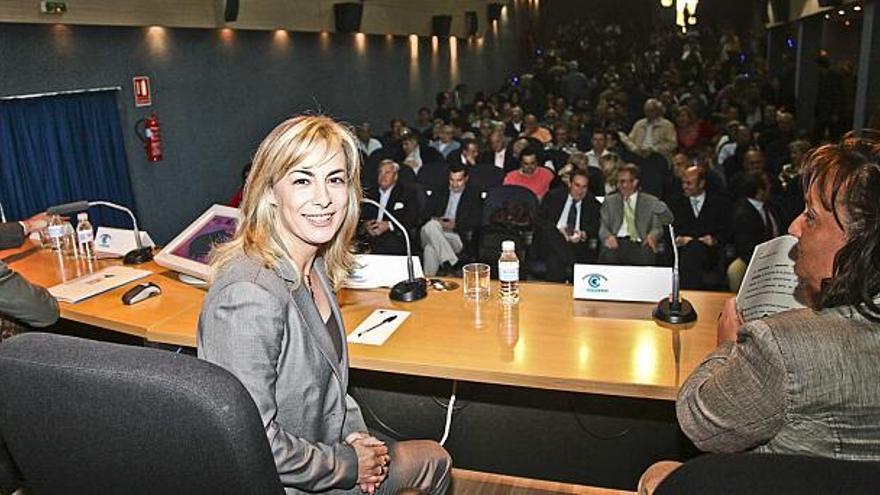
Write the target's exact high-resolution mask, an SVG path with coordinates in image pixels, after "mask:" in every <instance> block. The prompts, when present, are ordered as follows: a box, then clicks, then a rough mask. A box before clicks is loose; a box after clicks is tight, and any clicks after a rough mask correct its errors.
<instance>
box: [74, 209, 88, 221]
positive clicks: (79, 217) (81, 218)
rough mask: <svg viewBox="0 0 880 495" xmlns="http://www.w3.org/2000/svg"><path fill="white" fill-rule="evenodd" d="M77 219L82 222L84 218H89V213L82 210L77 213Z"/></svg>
mask: <svg viewBox="0 0 880 495" xmlns="http://www.w3.org/2000/svg"><path fill="white" fill-rule="evenodd" d="M76 219H77V220H79V221H80V222H82V221H83V220H88V219H89V214H88V213H86V212H84V211H81V212H79V213H77V214H76Z"/></svg>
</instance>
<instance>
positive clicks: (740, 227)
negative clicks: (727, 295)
mask: <svg viewBox="0 0 880 495" xmlns="http://www.w3.org/2000/svg"><path fill="white" fill-rule="evenodd" d="M736 186H737V189H739V191H740V196H739V199H737V200H736V203H735V204H734V206H733V219H732V220H731V241H732V242H733V245H734V248H735V251H734V252H735V254H736V259H734V260H733V262H731V263H730V265H729V266H728V267H727V278H728V281H729V284H730V290H731V292H737V291H738V290H739V286H740V284H741V283H742V278H743V276H744V275H745V273H746V268H747V267H748V266H749V262H750V261H751V259H752V253H753V252H754V250H755V246H757V245H758V244H761V243H762V242H766V241H769V240H770V239H773V238H774V237H776V236H778V235H779V233H780V229H779V215H778V214H777V213H775V212H774V211H773V205H772V204H770V203H769V202H768V200H769V199H770V180H769V179H768V177H767V174H766V173H765V172H764V171H761V170H756V171H753V172H750V173H747V174H743V175H741V176H740V178H739V180H738V184H737V185H736Z"/></svg>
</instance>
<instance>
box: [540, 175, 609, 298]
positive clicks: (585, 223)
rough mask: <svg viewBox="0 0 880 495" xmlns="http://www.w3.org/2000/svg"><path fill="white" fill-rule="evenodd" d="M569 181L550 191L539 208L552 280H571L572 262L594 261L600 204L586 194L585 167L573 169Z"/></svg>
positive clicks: (549, 275)
mask: <svg viewBox="0 0 880 495" xmlns="http://www.w3.org/2000/svg"><path fill="white" fill-rule="evenodd" d="M568 182H569V184H568V186H566V187H558V188H556V189H554V190H552V191H550V192H549V193H548V194H547V197H546V198H544V200H543V201H542V202H541V207H540V209H539V210H538V225H537V227H538V235H539V236H541V243H542V244H541V245H542V246H543V247H544V249H545V250H546V251H545V253H544V259H545V261H546V263H547V275H546V278H547V280H549V281H552V282H566V281H569V282H570V281H572V280H573V278H572V277H573V271H572V270H573V267H574V263H595V262H596V250H597V248H598V243H597V238H598V233H599V208H600V204H599V202H598V201H596V198H594V197H593V195H592V194H590V193H589V184H590V179H589V177H588V175H587V171H586V170H585V168H574V170H572V172H571V176H570V179H569V181H568Z"/></svg>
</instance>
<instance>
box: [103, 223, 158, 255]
mask: <svg viewBox="0 0 880 495" xmlns="http://www.w3.org/2000/svg"><path fill="white" fill-rule="evenodd" d="M140 233H141V244H142V245H144V246H154V245H155V244H153V239H151V238H150V235H149V234H147V233H146V232H145V231H143V230H141V231H140ZM136 247H137V241H135V239H134V231H133V230H126V229H114V228H111V227H98V231H97V232H95V251H96V252H97V253H98V254H100V255H103V256H104V257H107V256H123V255H124V254H125V253H127V252H129V251H131V250H132V249H135V248H136Z"/></svg>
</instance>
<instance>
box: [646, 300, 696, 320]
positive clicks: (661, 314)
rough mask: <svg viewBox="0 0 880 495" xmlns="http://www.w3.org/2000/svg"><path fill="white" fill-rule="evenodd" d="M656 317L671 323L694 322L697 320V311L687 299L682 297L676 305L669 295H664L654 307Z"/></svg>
mask: <svg viewBox="0 0 880 495" xmlns="http://www.w3.org/2000/svg"><path fill="white" fill-rule="evenodd" d="M654 319H655V320H659V321H662V322H664V323H669V324H671V325H682V324H686V323H693V322H695V321H697V311H696V310H695V309H694V307H693V305H691V303H690V302H689V301H688V300H687V299H682V300H681V302H679V304H678V305H677V307H675V306H673V304H672V303H671V302H670V301H669V298H668V297H664V298H663V299H661V300H660V302H658V303H657V307H656V308H654Z"/></svg>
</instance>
